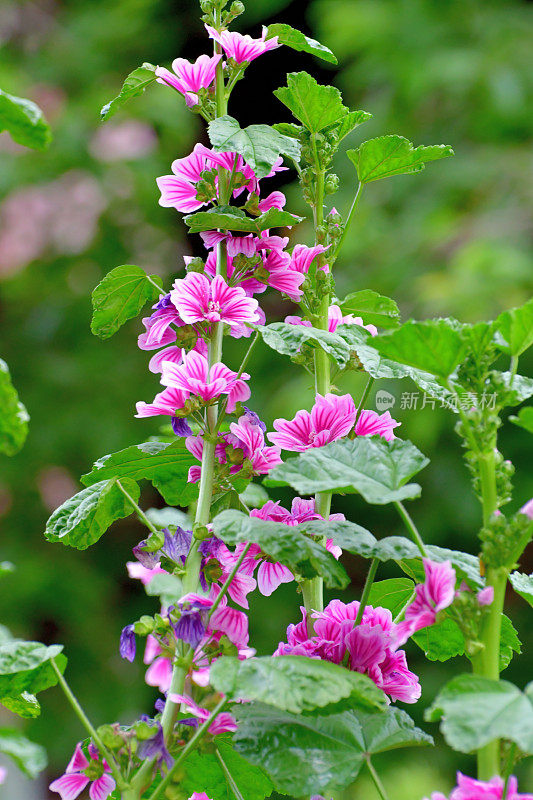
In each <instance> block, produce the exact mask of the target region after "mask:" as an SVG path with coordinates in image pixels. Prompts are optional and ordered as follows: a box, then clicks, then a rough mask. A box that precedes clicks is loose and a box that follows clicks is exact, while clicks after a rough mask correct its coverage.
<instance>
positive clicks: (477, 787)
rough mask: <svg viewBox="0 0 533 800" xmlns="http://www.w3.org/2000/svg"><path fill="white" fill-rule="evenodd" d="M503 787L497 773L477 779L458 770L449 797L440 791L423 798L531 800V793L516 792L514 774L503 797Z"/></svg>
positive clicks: (503, 782)
mask: <svg viewBox="0 0 533 800" xmlns="http://www.w3.org/2000/svg"><path fill="white" fill-rule="evenodd" d="M504 788H505V781H504V780H503V778H500V777H499V775H495V776H494V777H493V778H491V779H490V781H478V780H476V779H475V778H469V777H468V776H467V775H463V774H462V773H461V772H458V773H457V786H456V787H455V789H452V793H451V795H450V797H449V799H448V798H447V797H446V796H445V795H444V794H442V792H433V794H432V795H431V798H427V797H426V798H424V800H533V794H518V782H517V780H516V778H515V777H514V775H511V777H510V778H509V782H508V784H507V792H506V794H505V798H504V796H503V790H504Z"/></svg>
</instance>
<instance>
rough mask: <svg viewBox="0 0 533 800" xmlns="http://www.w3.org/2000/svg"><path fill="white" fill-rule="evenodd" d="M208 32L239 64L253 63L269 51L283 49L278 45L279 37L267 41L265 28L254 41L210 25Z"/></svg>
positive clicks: (207, 28) (248, 37)
mask: <svg viewBox="0 0 533 800" xmlns="http://www.w3.org/2000/svg"><path fill="white" fill-rule="evenodd" d="M205 27H206V30H207V32H208V34H209V36H210V37H211V39H214V40H215V42H218V43H219V44H220V45H221V46H222V47H223V49H224V52H225V53H226V55H227V56H228V58H233V60H234V61H236V62H237V64H243V63H244V62H250V61H253V60H254V59H255V58H257V57H258V56H260V55H262V54H263V53H266V52H267V51H268V50H274V49H275V48H276V47H281V45H280V44H278V37H277V36H273V37H272V38H271V39H267V38H266V35H267V29H266V28H265V27H264V26H263V32H262V36H261V38H260V39H252V37H251V36H248V35H246V36H243V35H242V33H237V31H220V32H219V31H216V30H215V29H214V28H212V27H211V26H210V25H206V26H205Z"/></svg>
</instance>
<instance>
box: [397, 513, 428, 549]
mask: <svg viewBox="0 0 533 800" xmlns="http://www.w3.org/2000/svg"><path fill="white" fill-rule="evenodd" d="M394 505H395V506H396V509H397V511H398V513H399V515H400V517H401V518H402V519H403V521H404V522H405V527H406V528H407V530H408V531H409V533H410V535H411V538H412V540H413V541H414V543H415V544H416V546H417V547H418V549H419V550H420V553H421V554H422V556H424V558H426V557H427V551H426V548H425V545H424V542H423V540H422V537H421V536H420V534H419V533H418V529H417V527H416V525H415V523H414V522H413V520H412V519H411V517H410V515H409V512H408V511H407V509H406V508H405V506H404V504H403V503H400V501H397V502H395V503H394Z"/></svg>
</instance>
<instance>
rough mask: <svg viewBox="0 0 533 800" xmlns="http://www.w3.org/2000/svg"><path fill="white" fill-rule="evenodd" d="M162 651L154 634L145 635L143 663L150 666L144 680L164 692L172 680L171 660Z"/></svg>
mask: <svg viewBox="0 0 533 800" xmlns="http://www.w3.org/2000/svg"><path fill="white" fill-rule="evenodd" d="M162 653H163V650H162V648H161V646H160V644H159V642H158V641H157V639H156V638H155V636H152V635H150V634H149V635H148V636H147V637H146V647H145V650H144V663H145V664H149V665H150V666H149V667H148V669H147V670H146V675H145V681H146V683H147V684H148V686H156V687H157V688H158V689H159V691H160V692H162V693H163V694H166V693H167V692H168V690H169V689H170V684H171V682H172V660H171V659H170V658H169V657H168V656H163V655H162Z"/></svg>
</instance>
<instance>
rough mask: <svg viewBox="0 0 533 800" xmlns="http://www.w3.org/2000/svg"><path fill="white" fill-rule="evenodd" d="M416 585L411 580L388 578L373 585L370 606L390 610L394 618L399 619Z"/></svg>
mask: <svg viewBox="0 0 533 800" xmlns="http://www.w3.org/2000/svg"><path fill="white" fill-rule="evenodd" d="M414 588H415V585H414V583H413V581H412V580H411V579H410V578H387V579H386V580H384V581H376V583H373V584H372V588H371V589H370V595H369V597H368V605H370V606H373V607H374V608H376V607H377V606H381V607H382V608H388V609H389V611H390V612H391V614H392V616H393V618H394V617H397V616H398V614H399V613H400V611H401V610H402V608H403V607H404V606H405V605H406V603H407V602H408V601H409V599H410V598H411V597H412V596H413V590H414Z"/></svg>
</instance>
